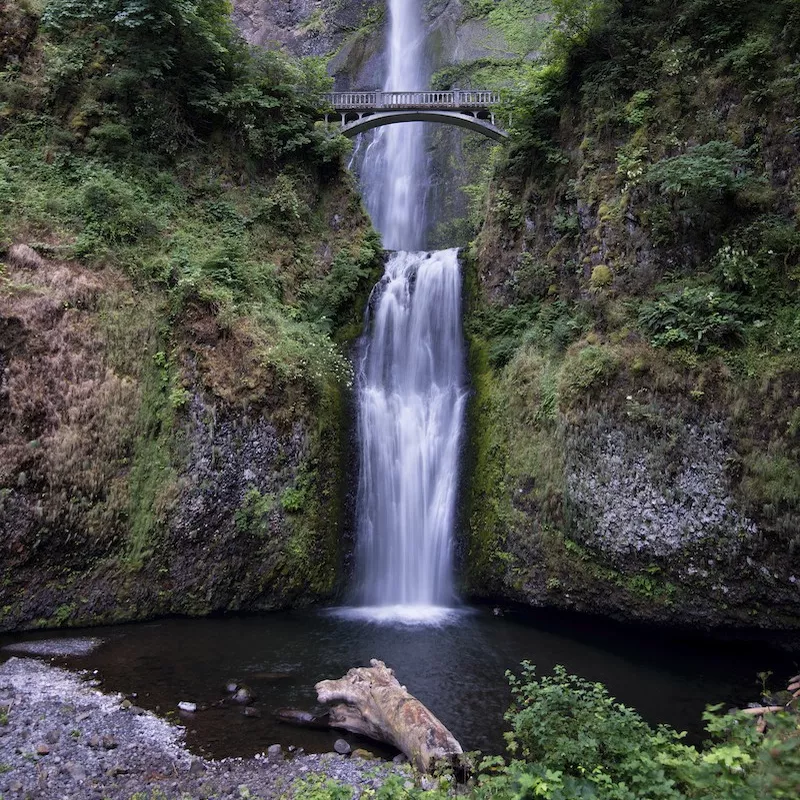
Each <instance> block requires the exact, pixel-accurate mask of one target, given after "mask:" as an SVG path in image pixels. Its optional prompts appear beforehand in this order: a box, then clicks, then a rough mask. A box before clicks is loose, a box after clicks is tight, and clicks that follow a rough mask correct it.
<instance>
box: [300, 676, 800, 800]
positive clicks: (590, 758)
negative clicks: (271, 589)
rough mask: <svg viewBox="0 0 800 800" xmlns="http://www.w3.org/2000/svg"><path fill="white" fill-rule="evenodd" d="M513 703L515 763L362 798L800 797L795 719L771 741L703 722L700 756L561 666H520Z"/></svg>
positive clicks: (783, 719) (396, 785) (336, 797)
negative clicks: (465, 778) (461, 781)
mask: <svg viewBox="0 0 800 800" xmlns="http://www.w3.org/2000/svg"><path fill="white" fill-rule="evenodd" d="M509 680H510V682H511V688H512V693H513V697H514V702H513V706H512V708H511V709H510V710H509V711H508V713H507V715H506V720H507V721H508V722H509V723H510V726H511V730H510V732H509V733H508V734H506V738H507V741H508V746H509V751H510V752H511V753H512V755H513V756H514V759H513V760H512V761H510V762H506V761H505V760H504V759H503V758H501V757H499V756H491V757H488V758H480V756H479V755H477V754H474V755H472V754H471V755H470V758H471V760H472V763H473V764H474V765H475V767H476V775H475V776H474V777H473V778H472V779H471V780H470V781H469V783H468V784H467V785H466V786H459V787H455V788H453V784H452V782H450V781H449V780H447V779H441V780H439V781H438V782H437V783H436V784H434V785H433V788H429V789H427V790H424V789H421V788H418V787H417V786H415V785H412V784H411V782H410V781H409V780H408V778H406V777H404V776H390V777H389V778H387V779H386V780H385V782H384V783H383V785H382V786H381V787H380V788H378V789H375V790H373V789H368V790H367V792H366V794H362V795H361V796H367V797H374V798H376V800H394V798H401V797H403V798H409V800H446V798H449V797H453V796H454V794H455V795H457V796H460V797H469V798H472V800H490V798H491V799H494V800H533V798H543V800H764V799H765V798H767V799H770V800H789V798H796V797H797V796H798V792H800V728H799V727H798V717H797V715H796V714H791V713H782V714H776V715H773V716H772V717H771V719H770V724H769V727H768V728H767V731H766V733H765V734H761V733H759V732H758V729H757V727H756V724H755V722H754V720H753V719H752V718H751V717H747V716H746V715H744V714H725V715H720V714H719V707H713V708H710V709H709V710H708V711H707V712H706V713H705V714H704V719H705V721H706V726H707V730H708V733H709V734H710V736H711V739H712V741H711V742H709V743H708V744H707V745H706V746H705V747H704V748H702V749H698V748H695V747H692V746H689V745H685V744H683V743H682V741H681V740H682V738H683V734H681V733H678V732H677V731H675V730H673V729H671V728H669V727H667V726H664V725H661V726H659V727H657V728H651V727H650V726H649V725H648V724H647V723H646V722H645V721H644V720H643V719H642V718H641V717H640V716H639V715H638V714H637V713H636V711H634V710H633V709H631V708H627V707H626V706H624V705H622V704H621V703H618V702H617V701H616V700H615V699H614V698H613V697H611V696H610V695H609V694H608V691H607V690H606V689H605V687H604V686H603V685H602V684H600V683H594V682H591V681H587V680H585V679H583V678H579V677H577V676H575V675H570V674H568V673H567V671H566V670H565V669H564V668H563V667H556V668H555V669H554V671H553V674H552V675H551V676H545V677H542V678H537V677H536V674H535V668H534V667H533V666H532V665H531V664H529V663H528V662H523V664H522V674H521V675H520V676H519V677H515V676H513V675H510V674H509ZM294 788H295V794H294V796H295V797H296V798H299V800H345V798H348V799H349V798H350V797H352V793H353V788H352V787H347V786H344V785H343V784H341V783H339V782H337V781H331V780H327V779H326V778H324V777H322V776H314V777H312V778H308V779H306V780H303V781H301V782H299V783H297V784H295V787H294Z"/></svg>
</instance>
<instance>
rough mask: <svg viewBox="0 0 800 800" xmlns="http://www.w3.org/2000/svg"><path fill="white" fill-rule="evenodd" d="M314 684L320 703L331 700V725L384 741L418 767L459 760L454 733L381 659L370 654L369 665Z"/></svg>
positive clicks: (426, 768)
mask: <svg viewBox="0 0 800 800" xmlns="http://www.w3.org/2000/svg"><path fill="white" fill-rule="evenodd" d="M314 688H315V689H316V691H317V699H318V700H319V702H320V703H336V705H335V706H334V707H333V708H331V711H330V725H331V727H333V728H340V729H342V730H346V731H350V732H351V733H357V734H360V735H361V736H367V737H369V738H370V739H375V740H377V741H380V742H388V743H389V744H391V745H394V746H395V747H396V748H397V749H398V750H400V751H401V752H402V753H404V754H405V755H406V756H407V757H408V760H409V761H410V762H411V763H412V764H413V765H414V766H415V767H416V768H417V769H419V770H420V771H422V772H429V771H430V770H431V769H432V768H433V767H434V765H435V764H437V763H439V762H443V761H444V762H448V763H451V764H456V763H457V762H458V761H459V760H460V756H461V755H462V753H463V750H462V749H461V745H460V744H459V743H458V742H457V741H456V739H455V737H454V736H453V734H452V733H450V731H449V730H447V728H446V727H445V726H444V725H443V724H442V722H441V721H440V720H439V719H438V718H437V717H436V716H435V715H434V714H433V713H432V712H431V711H430V710H429V709H428V708H426V706H424V705H423V704H422V703H421V702H420V701H419V700H417V698H416V697H414V696H413V695H411V694H409V693H408V691H407V690H406V687H405V686H401V685H400V682H399V681H398V680H397V678H396V677H395V675H394V671H393V670H391V669H389V668H388V667H387V666H386V664H384V663H383V661H378V660H377V659H374V658H373V659H372V660H371V661H370V666H369V667H354V668H353V669H351V670H348V672H347V674H346V675H345V676H344V677H342V678H338V679H337V680H327V681H320V682H319V683H318V684H317V685H316V686H315V687H314Z"/></svg>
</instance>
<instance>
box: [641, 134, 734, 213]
mask: <svg viewBox="0 0 800 800" xmlns="http://www.w3.org/2000/svg"><path fill="white" fill-rule="evenodd" d="M746 160H747V153H746V152H745V151H744V150H740V149H739V148H738V147H736V146H735V145H734V144H733V143H732V142H727V141H725V142H717V141H714V142H707V143H706V144H701V145H698V146H697V147H693V148H692V149H691V150H689V151H688V152H687V153H683V154H682V155H679V156H674V157H672V158H666V159H663V160H662V161H659V162H657V163H655V164H653V165H652V166H651V167H650V168H649V169H648V170H647V175H646V177H647V180H648V182H650V183H651V184H656V185H658V186H659V188H660V189H661V191H662V192H665V193H667V194H671V195H675V196H679V197H690V198H693V199H698V200H709V199H714V198H721V197H723V196H724V195H725V194H729V193H732V192H734V191H736V190H737V189H739V188H741V187H742V185H743V184H744V182H745V181H746V180H747V179H748V178H749V173H748V172H747V170H746V168H745V164H746Z"/></svg>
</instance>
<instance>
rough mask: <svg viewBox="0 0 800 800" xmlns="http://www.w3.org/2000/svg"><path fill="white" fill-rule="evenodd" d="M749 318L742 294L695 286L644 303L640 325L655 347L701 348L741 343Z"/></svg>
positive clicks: (698, 349) (640, 315) (640, 312)
mask: <svg viewBox="0 0 800 800" xmlns="http://www.w3.org/2000/svg"><path fill="white" fill-rule="evenodd" d="M749 317H750V311H749V309H748V308H747V307H746V305H744V304H743V303H742V301H741V300H740V298H739V296H737V295H735V294H730V293H727V292H721V291H719V290H718V289H717V288H715V287H703V286H694V287H688V288H686V289H683V290H682V291H680V292H677V293H675V294H672V295H669V296H668V297H665V298H662V299H660V300H655V301H652V302H649V303H644V304H643V305H642V307H641V310H640V311H639V324H640V325H641V326H642V327H643V328H644V329H645V331H647V333H648V334H649V335H650V337H651V340H652V342H653V345H654V346H655V347H690V348H692V349H694V350H696V351H700V350H705V349H706V348H708V347H709V346H711V345H714V344H719V345H723V344H728V345H730V344H734V343H737V342H740V341H741V340H742V338H743V336H744V330H745V322H746V321H747V319H748V318H749Z"/></svg>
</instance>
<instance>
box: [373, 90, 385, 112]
mask: <svg viewBox="0 0 800 800" xmlns="http://www.w3.org/2000/svg"><path fill="white" fill-rule="evenodd" d="M375 108H383V92H382V91H381V90H380V89H377V90H376V91H375Z"/></svg>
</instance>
